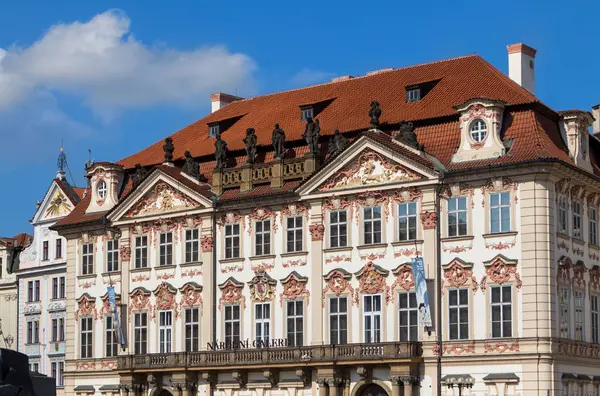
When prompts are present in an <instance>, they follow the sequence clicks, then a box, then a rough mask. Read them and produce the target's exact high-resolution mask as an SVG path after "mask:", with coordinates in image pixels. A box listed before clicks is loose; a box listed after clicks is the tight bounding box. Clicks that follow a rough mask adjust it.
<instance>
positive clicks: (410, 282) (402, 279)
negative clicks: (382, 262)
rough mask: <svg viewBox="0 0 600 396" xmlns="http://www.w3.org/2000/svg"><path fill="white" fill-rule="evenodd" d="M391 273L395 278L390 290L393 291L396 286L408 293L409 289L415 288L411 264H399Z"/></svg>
mask: <svg viewBox="0 0 600 396" xmlns="http://www.w3.org/2000/svg"><path fill="white" fill-rule="evenodd" d="M392 273H393V274H394V275H395V276H396V280H395V281H394V283H393V284H392V290H394V289H395V288H396V286H400V287H401V288H402V289H404V290H406V291H410V289H411V288H413V287H414V286H415V278H414V275H413V271H412V265H411V263H403V264H400V265H399V266H398V267H396V269H395V270H393V271H392Z"/></svg>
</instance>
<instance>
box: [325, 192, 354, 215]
mask: <svg viewBox="0 0 600 396" xmlns="http://www.w3.org/2000/svg"><path fill="white" fill-rule="evenodd" d="M352 208H353V202H352V201H350V200H348V199H346V198H344V197H331V198H327V199H326V200H325V203H324V204H323V208H322V210H321V214H322V215H323V218H326V217H325V215H326V212H327V211H328V210H329V211H334V210H346V209H347V210H348V218H352Z"/></svg>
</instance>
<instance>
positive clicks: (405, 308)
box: [396, 290, 419, 341]
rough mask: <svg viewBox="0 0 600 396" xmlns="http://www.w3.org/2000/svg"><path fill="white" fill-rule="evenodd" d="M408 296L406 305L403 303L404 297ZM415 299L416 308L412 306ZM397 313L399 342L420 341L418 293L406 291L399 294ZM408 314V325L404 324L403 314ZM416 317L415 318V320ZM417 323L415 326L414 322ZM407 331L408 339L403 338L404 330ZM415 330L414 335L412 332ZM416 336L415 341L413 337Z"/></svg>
mask: <svg viewBox="0 0 600 396" xmlns="http://www.w3.org/2000/svg"><path fill="white" fill-rule="evenodd" d="M403 296H406V305H405V304H403V302H402V297H403ZM413 298H414V306H412V303H413ZM397 302H398V305H397V309H396V311H397V313H398V326H397V327H398V329H397V330H398V340H399V341H419V304H418V302H417V293H416V292H415V291H414V290H411V291H406V290H402V291H400V292H398V299H397ZM403 313H406V319H407V320H406V323H407V325H403V324H402V314H403ZM413 316H414V318H413ZM413 319H414V321H415V323H414V324H413V323H412V321H413ZM404 328H405V329H406V337H404V336H403V329H404ZM413 330H414V332H415V333H414V334H412V333H411V332H412V331H413ZM413 335H414V336H415V337H414V339H413V337H412V336H413Z"/></svg>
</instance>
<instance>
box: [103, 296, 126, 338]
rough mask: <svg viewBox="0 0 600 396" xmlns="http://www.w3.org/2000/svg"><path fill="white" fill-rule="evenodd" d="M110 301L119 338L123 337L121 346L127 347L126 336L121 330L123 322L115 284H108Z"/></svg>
mask: <svg viewBox="0 0 600 396" xmlns="http://www.w3.org/2000/svg"><path fill="white" fill-rule="evenodd" d="M107 290H108V303H109V304H110V312H111V313H112V314H113V323H116V325H117V331H118V332H119V338H120V339H121V347H123V348H124V347H125V336H124V335H123V331H122V330H121V322H120V321H119V314H118V312H117V297H116V295H115V288H114V286H108V287H107Z"/></svg>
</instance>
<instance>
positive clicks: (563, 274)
mask: <svg viewBox="0 0 600 396" xmlns="http://www.w3.org/2000/svg"><path fill="white" fill-rule="evenodd" d="M572 267H573V262H572V261H571V259H570V258H569V257H567V256H562V257H561V258H560V259H559V260H558V265H557V266H556V281H557V283H558V282H562V283H569V282H571V268H572Z"/></svg>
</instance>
